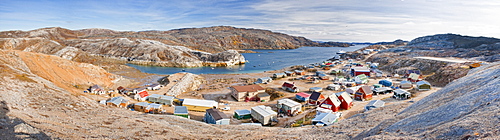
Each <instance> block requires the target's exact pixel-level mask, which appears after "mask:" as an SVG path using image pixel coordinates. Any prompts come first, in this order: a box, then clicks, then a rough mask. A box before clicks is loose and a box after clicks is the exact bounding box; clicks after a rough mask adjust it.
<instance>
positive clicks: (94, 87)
mask: <svg viewBox="0 0 500 140" xmlns="http://www.w3.org/2000/svg"><path fill="white" fill-rule="evenodd" d="M90 89H91V90H96V89H102V87H101V86H99V85H93V86H91V87H90Z"/></svg>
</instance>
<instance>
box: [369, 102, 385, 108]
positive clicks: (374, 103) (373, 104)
mask: <svg viewBox="0 0 500 140" xmlns="http://www.w3.org/2000/svg"><path fill="white" fill-rule="evenodd" d="M384 105H385V102H384V101H382V100H372V101H370V103H368V104H367V105H366V106H371V107H375V108H378V107H383V106H384Z"/></svg>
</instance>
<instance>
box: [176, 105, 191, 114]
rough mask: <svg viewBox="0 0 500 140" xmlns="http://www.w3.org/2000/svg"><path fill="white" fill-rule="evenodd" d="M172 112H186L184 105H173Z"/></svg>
mask: <svg viewBox="0 0 500 140" xmlns="http://www.w3.org/2000/svg"><path fill="white" fill-rule="evenodd" d="M174 114H188V110H187V107H186V106H175V109H174Z"/></svg>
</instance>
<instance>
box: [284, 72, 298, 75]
mask: <svg viewBox="0 0 500 140" xmlns="http://www.w3.org/2000/svg"><path fill="white" fill-rule="evenodd" d="M285 74H286V76H295V75H296V74H295V72H291V71H285Z"/></svg>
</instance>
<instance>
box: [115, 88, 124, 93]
mask: <svg viewBox="0 0 500 140" xmlns="http://www.w3.org/2000/svg"><path fill="white" fill-rule="evenodd" d="M124 90H125V87H122V86H119V87H118V88H116V91H118V93H120V94H125V93H123V91H124Z"/></svg>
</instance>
